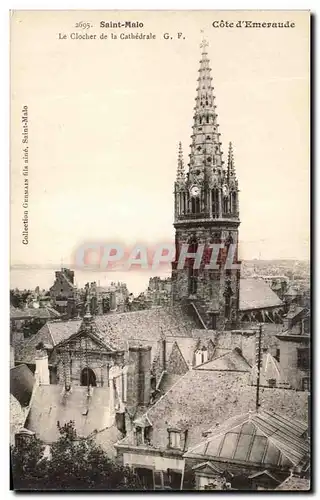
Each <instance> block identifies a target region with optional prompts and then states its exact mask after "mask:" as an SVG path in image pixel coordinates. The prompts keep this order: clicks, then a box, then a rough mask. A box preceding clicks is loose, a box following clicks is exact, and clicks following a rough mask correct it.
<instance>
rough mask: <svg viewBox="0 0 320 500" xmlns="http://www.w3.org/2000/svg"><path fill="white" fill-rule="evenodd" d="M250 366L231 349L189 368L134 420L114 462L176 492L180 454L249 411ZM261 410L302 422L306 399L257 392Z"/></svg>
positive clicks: (266, 390)
mask: <svg viewBox="0 0 320 500" xmlns="http://www.w3.org/2000/svg"><path fill="white" fill-rule="evenodd" d="M251 369H252V368H251V366H250V365H249V364H248V363H247V362H246V360H245V359H244V358H243V355H242V354H241V352H239V351H237V350H232V351H231V352H229V353H228V354H225V355H221V356H219V357H218V358H217V359H213V360H211V361H208V362H207V363H204V364H203V365H201V366H199V367H196V368H194V369H192V370H189V371H188V372H187V373H186V374H185V375H183V376H182V377H180V378H179V379H178V380H177V382H176V383H175V384H174V385H173V386H172V387H171V388H170V389H169V390H168V391H167V392H166V394H164V395H163V396H162V397H160V399H158V400H157V401H156V402H155V403H154V404H153V405H151V406H150V407H149V409H148V410H147V411H146V412H145V413H144V414H143V415H142V416H141V415H139V418H137V419H136V420H134V421H133V427H132V430H131V431H128V432H127V435H126V436H125V437H124V438H123V439H122V440H121V441H119V442H118V443H117V444H116V445H115V446H116V448H117V455H118V459H119V461H121V463H123V464H124V465H128V466H131V467H133V468H134V469H135V470H136V472H137V474H138V475H139V476H140V478H141V480H142V482H143V483H144V484H145V485H146V486H147V487H148V488H151V489H161V488H163V487H164V486H165V487H166V488H171V489H180V488H181V487H182V485H183V480H184V472H185V466H186V464H185V457H184V455H185V453H186V452H187V451H188V450H190V449H192V448H193V447H194V446H196V445H197V444H198V443H199V442H200V441H201V439H202V437H203V433H205V432H207V431H208V429H209V427H212V422H213V421H214V425H215V426H216V428H218V427H219V426H220V425H221V424H222V423H224V422H225V421H226V420H228V419H229V418H231V417H235V416H237V415H241V414H243V413H246V412H248V410H250V409H251V410H254V409H255V404H256V388H255V387H253V386H252V385H251V384H250V376H251ZM260 404H261V407H262V408H263V409H269V410H270V411H274V410H277V411H279V412H281V413H283V414H285V415H287V416H289V417H290V418H297V419H299V420H302V421H306V419H307V395H306V394H305V393H304V392H295V391H292V390H288V389H279V388H269V387H268V388H262V389H261V391H260Z"/></svg>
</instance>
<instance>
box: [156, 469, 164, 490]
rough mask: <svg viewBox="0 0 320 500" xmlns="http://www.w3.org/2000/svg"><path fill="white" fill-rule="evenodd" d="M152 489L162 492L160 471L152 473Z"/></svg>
mask: <svg viewBox="0 0 320 500" xmlns="http://www.w3.org/2000/svg"><path fill="white" fill-rule="evenodd" d="M154 489H155V490H162V489H163V483H162V471H161V470H159V471H155V473H154Z"/></svg>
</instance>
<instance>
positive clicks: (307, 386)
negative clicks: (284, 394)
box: [302, 377, 310, 391]
mask: <svg viewBox="0 0 320 500" xmlns="http://www.w3.org/2000/svg"><path fill="white" fill-rule="evenodd" d="M302 390H303V391H310V379H309V377H303V379H302Z"/></svg>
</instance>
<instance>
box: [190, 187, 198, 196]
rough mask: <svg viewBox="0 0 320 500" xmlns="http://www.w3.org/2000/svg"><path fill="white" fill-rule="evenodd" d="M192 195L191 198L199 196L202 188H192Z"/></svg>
mask: <svg viewBox="0 0 320 500" xmlns="http://www.w3.org/2000/svg"><path fill="white" fill-rule="evenodd" d="M190 194H191V196H199V194H200V188H199V187H198V186H192V188H191V189H190Z"/></svg>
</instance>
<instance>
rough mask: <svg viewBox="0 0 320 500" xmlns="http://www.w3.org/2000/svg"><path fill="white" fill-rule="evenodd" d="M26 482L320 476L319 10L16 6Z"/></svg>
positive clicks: (243, 486) (161, 483) (144, 486)
mask: <svg viewBox="0 0 320 500" xmlns="http://www.w3.org/2000/svg"><path fill="white" fill-rule="evenodd" d="M10 31H11V37H10V52H11V54H10V58H11V84H10V85H11V124H10V127H11V138H10V160H11V162H10V179H11V180H10V189H11V198H10V212H11V219H10V227H11V271H10V410H11V412H10V413H11V415H10V450H11V473H12V488H13V489H14V490H18V491H30V490H31V491H37V490H41V491H51V490H58V491H79V490H81V491H92V490H94V491H97V490H100V491H101V490H102V491H119V490H120V491H122V490H140V491H144V490H149V491H151V490H152V491H154V490H164V491H170V490H185V491H200V490H231V491H234V492H237V491H252V490H255V491H263V490H269V491H279V490H280V491H281V490H282V491H283V490H289V491H290V490H302V491H309V490H310V488H311V486H310V481H311V470H310V463H311V456H310V436H311V428H310V422H309V420H310V397H311V392H310V391H311V375H312V374H311V362H310V349H311V344H310V314H311V311H310V308H311V301H310V263H309V252H310V213H309V212H310V145H309V144H310V103H309V101H310V12H309V11H290V10H286V11H281V10H279V11H272V10H268V11H263V10H251V11H245V10H238V11H237V10H234V11H218V10H211V11H197V10H194V11H192V10H190V11H187V10H185V11H183V10H182V11H165V10H163V11H152V10H150V11H125V10H122V11H121V10H115V11H111V10H109V11H108V10H105V11H94V10H92V11H90V10H80V11H77V10H74V11H71V10H70V11H67V10H66V11H63V10H60V11H59V10H51V11H50V10H48V11H40V10H39V11H37V10H34V11H31V10H30V11H23V10H14V11H11V13H10Z"/></svg>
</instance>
